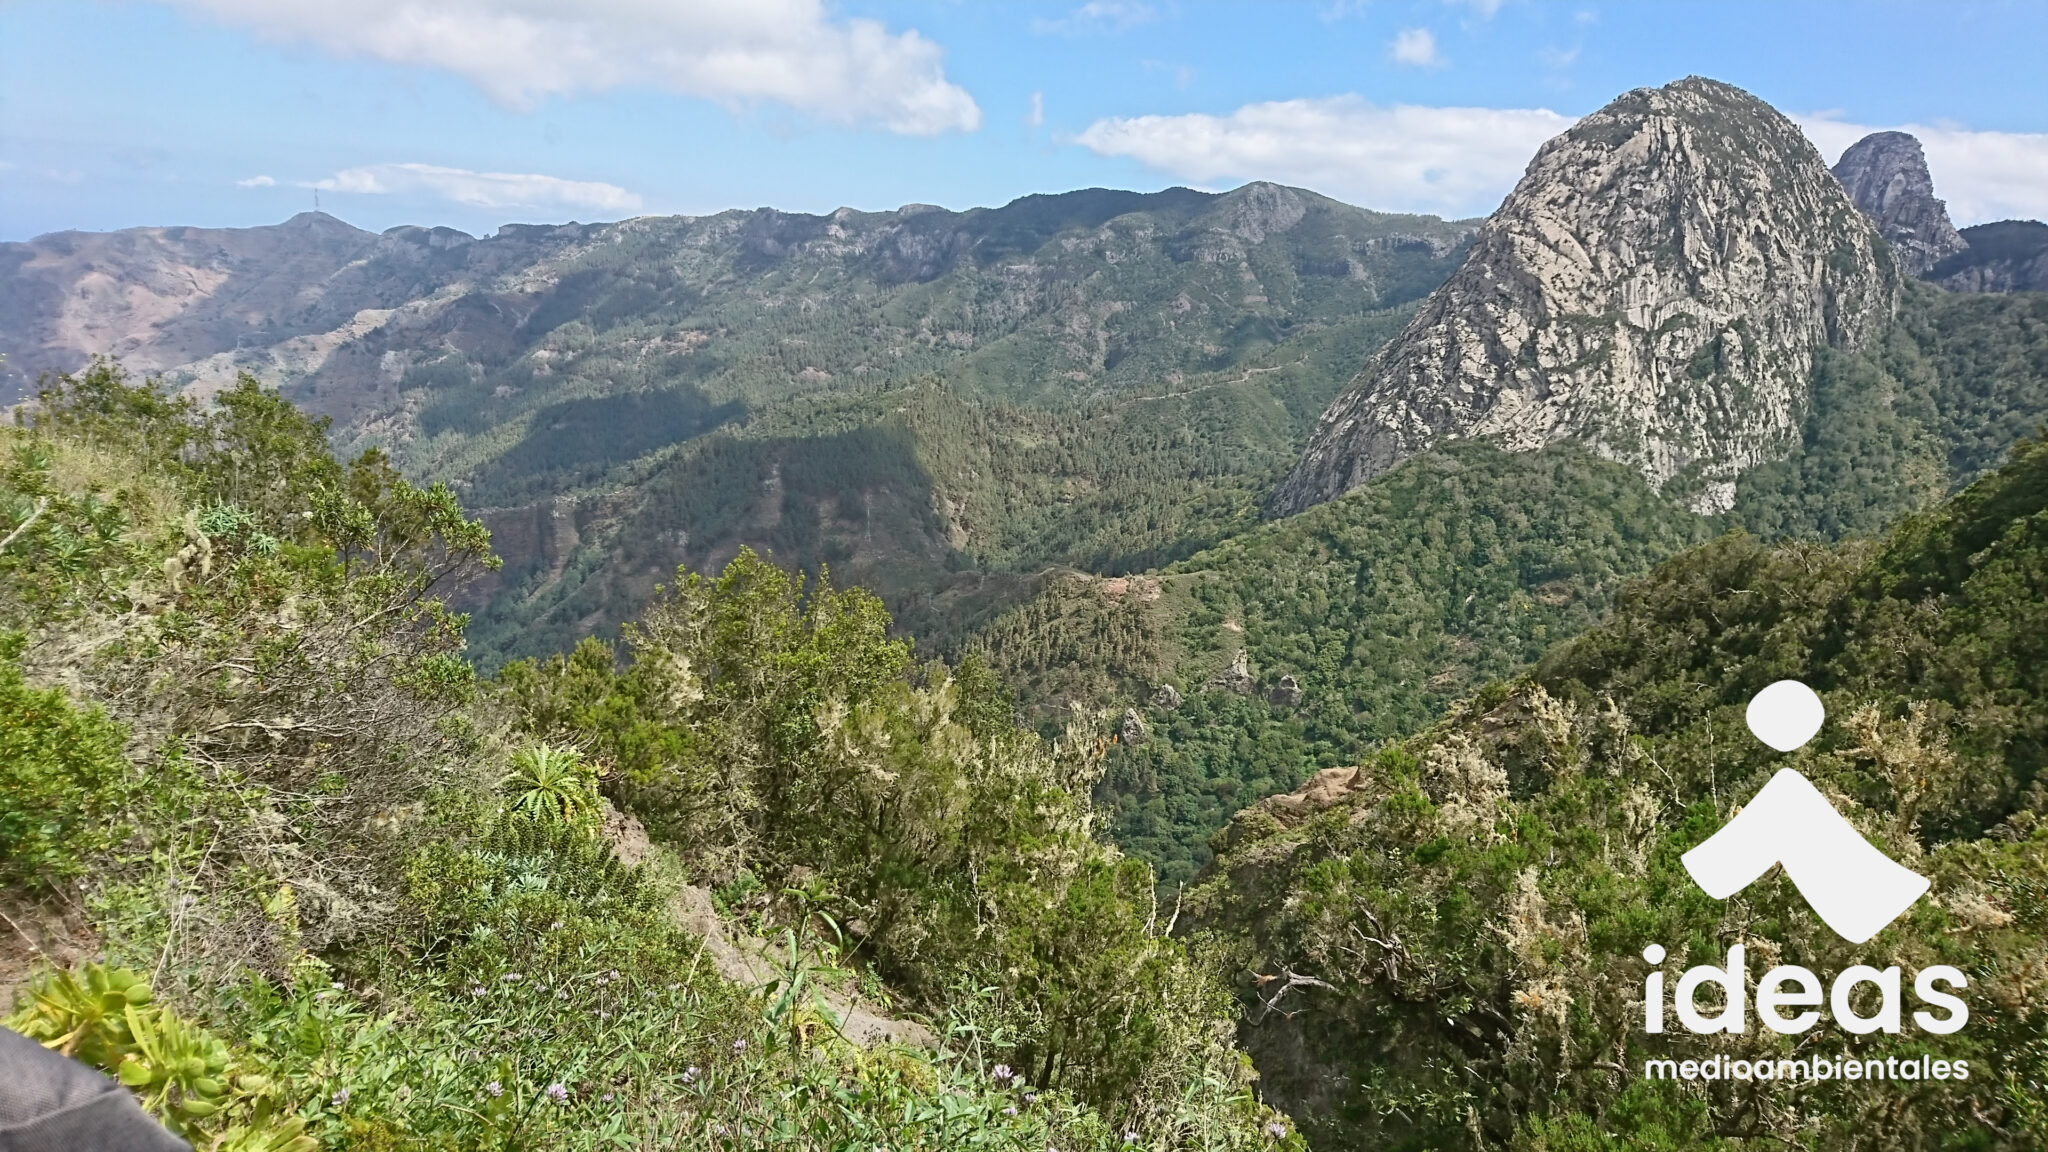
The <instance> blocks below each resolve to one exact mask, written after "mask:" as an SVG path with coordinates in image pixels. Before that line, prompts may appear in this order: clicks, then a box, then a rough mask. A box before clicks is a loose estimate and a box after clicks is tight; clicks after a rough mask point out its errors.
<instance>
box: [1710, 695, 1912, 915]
mask: <svg viewBox="0 0 2048 1152" xmlns="http://www.w3.org/2000/svg"><path fill="white" fill-rule="evenodd" d="M1825 718H1826V712H1825V710H1824V709H1823V708H1822V707H1821V702H1820V697H1818V696H1816V695H1814V692H1813V689H1811V688H1808V687H1807V686H1806V685H1804V684H1801V683H1800V682H1799V681H1797V680H1780V681H1778V682H1777V683H1776V684H1773V685H1771V686H1770V687H1768V688H1766V689H1764V690H1763V691H1761V692H1759V693H1757V694H1756V698H1755V699H1753V700H1751V701H1750V702H1749V713H1748V720H1749V730H1750V731H1751V732H1754V733H1756V736H1757V739H1759V740H1762V741H1763V742H1764V743H1766V744H1768V745H1770V746H1771V747H1773V748H1775V749H1777V750H1778V751H1780V752H1791V751H1793V750H1795V749H1797V748H1799V747H1800V746H1802V745H1804V744H1805V743H1806V742H1807V741H1808V740H1811V739H1813V736H1814V734H1815V733H1816V732H1819V731H1820V726H1821V723H1822V721H1823V720H1824V719H1825ZM1682 860H1683V863H1684V864H1685V870H1686V871H1687V872H1690V873H1692V878H1693V880H1694V882H1696V883H1697V884H1699V886H1700V887H1701V888H1702V889H1704V890H1705V891H1706V893H1707V895H1709V896H1712V897H1713V898H1714V899H1716V900H1726V899H1727V898H1728V897H1730V896H1733V895H1735V894H1736V893H1737V892H1740V891H1742V890H1743V889H1744V888H1747V887H1749V886H1750V884H1752V883H1754V882H1755V881H1756V880H1757V879H1758V878H1759V877H1761V876H1762V875H1763V874H1764V873H1766V872H1768V871H1770V870H1771V866H1772V865H1774V864H1782V865H1784V866H1785V875H1786V876H1788V877H1790V878H1791V880H1792V884H1793V886H1794V887H1796V888H1798V889H1799V894H1800V895H1801V896H1803V897H1805V898H1806V903H1807V904H1808V905H1809V906H1810V907H1812V909H1813V910H1814V913H1815V914H1816V915H1818V916H1819V917H1820V918H1821V921H1822V922H1823V923H1825V924H1826V925H1827V926H1828V927H1830V928H1832V929H1834V930H1835V933H1836V934H1837V935H1839V936H1840V937H1842V939H1844V940H1847V941H1849V942H1850V943H1852V944H1861V943H1862V942H1864V941H1865V940H1868V939H1870V938H1871V937H1872V936H1875V935H1877V934H1878V933H1879V932H1880V931H1882V930H1883V929H1884V926H1885V925H1887V924H1890V923H1891V922H1892V921H1893V920H1896V919H1898V917H1899V915H1900V913H1902V912H1904V911H1905V910H1906V909H1908V908H1910V907H1912V906H1913V902H1914V901H1915V900H1918V899H1920V897H1921V896H1922V895H1923V894H1925V893H1926V891H1927V888H1928V880H1927V878H1926V877H1925V876H1921V875H1920V874H1918V873H1916V872H1914V871H1912V870H1911V869H1908V868H1906V867H1904V866H1902V865H1900V864H1899V863H1898V862H1896V861H1894V860H1893V859H1891V858H1890V857H1889V856H1886V855H1885V854H1884V853H1882V852H1880V851H1878V850H1877V849H1876V848H1874V847H1872V846H1871V844H1870V842H1869V841H1868V840H1865V839H1864V838H1863V837H1862V835H1861V834H1860V833H1858V832H1857V831H1856V828H1855V826H1854V825H1851V824H1850V823H1849V822H1848V821H1847V820H1844V819H1843V818H1842V814H1841V813H1839V812H1837V811H1835V808H1834V805H1832V804H1829V803H1828V801H1827V798H1826V797H1825V796H1822V795H1821V794H1820V790H1819V789H1817V788H1815V787H1814V786H1813V784H1812V783H1811V782H1810V781H1808V780H1807V779H1806V777H1804V776H1802V775H1800V774H1799V773H1798V772H1796V771H1794V770H1792V769H1790V768H1785V769H1781V770H1780V771H1779V772H1778V774H1777V775H1776V776H1773V777H1771V780H1770V783H1768V784H1765V785H1764V786H1763V788H1762V790H1761V791H1759V792H1758V793H1757V794H1756V796H1755V797H1754V798H1753V799H1751V800H1750V802H1749V804H1748V805H1747V806H1745V807H1744V808H1743V809H1742V811H1741V812H1739V813H1737V814H1736V816H1735V818H1734V819H1732V820H1730V821H1728V823H1727V824H1725V825H1723V826H1722V828H1721V830H1720V831H1719V832H1716V833H1714V834H1713V835H1712V836H1710V837H1708V838H1707V840H1706V842H1705V843H1702V844H1700V845H1699V846H1698V847H1696V848H1694V849H1693V850H1692V851H1690V852H1687V853H1686V854H1685V856H1684V857H1683V858H1682Z"/></svg>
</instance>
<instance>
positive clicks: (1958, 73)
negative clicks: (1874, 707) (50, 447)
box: [0, 0, 2048, 240]
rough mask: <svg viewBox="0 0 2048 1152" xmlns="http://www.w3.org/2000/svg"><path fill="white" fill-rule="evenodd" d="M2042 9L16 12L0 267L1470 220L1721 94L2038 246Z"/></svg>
mask: <svg viewBox="0 0 2048 1152" xmlns="http://www.w3.org/2000/svg"><path fill="white" fill-rule="evenodd" d="M2044 48H2048V4H2041V3H2036V2H2031V0H2029V2H2024V3H2011V4H1992V3H1983V4H1971V3H1967V2H1958V0H1950V2H1948V3H1941V4H1917V5H1916V4H1907V3H1877V2H1866V3H1848V2H1842V3H1805V4H1801V3H1786V2H1782V0H1780V2H1771V3H1740V2H1735V0H1726V2H1714V3H1694V4H1687V3H1678V2H1675V0H1662V2H1658V3H1635V2H1631V3H1619V2H1614V0H1607V2H1600V0H1588V2H1584V3H1546V2H1543V0H1448V2H1447V0H1306V2H1302V3H1284V2H1280V0H1272V2H1265V3H1250V2H1246V3H1220V2H1209V3H1205V2H1197V0H1085V2H1082V0H1065V2H1062V3H1046V4H1023V3H1017V4H1004V3H987V2H975V0H924V2H909V0H906V2H901V3H882V2H875V3H860V2H852V0H847V2H836V3H835V2H823V0H156V2H147V0H119V2H99V0H10V2H5V3H0V239H10V240H11V239H23V238H26V237H28V236H32V235H36V234H38V233H42V232H47V231H53V230H57V229H63V228H89V229H106V228H120V227H126V226H131V225H139V224H198V225H248V224H262V223H270V222H274V221H277V220H280V219H283V218H284V217H286V216H289V215H291V214H292V213H294V212H297V211H301V210H303V209H307V208H311V207H312V206H313V204H314V202H315V198H316V197H317V198H318V202H319V204H320V206H321V207H323V208H324V209H326V210H327V211H329V212H332V213H334V214H335V215H338V216H340V217H342V218H343V219H346V220H348V221H350V222H351V223H354V224H357V225H359V226H362V227H366V228H377V229H382V228H388V227H391V226H393V225H397V224H401V223H430V224H450V225H453V226H455V227H458V228H462V229H464V230H467V231H470V232H473V233H485V232H489V231H491V230H492V229H494V228H496V227H497V226H498V225H499V224H502V223H506V222H509V221H559V220H568V219H577V220H586V221H588V220H603V219H617V218H619V217H623V216H631V215H638V214H643V213H674V212H681V213H706V212H715V211H718V210H721V209H724V208H731V207H754V206H759V205H773V206H775V207H779V208H785V209H791V210H799V211H812V212H824V211H830V210H831V209H833V208H835V207H838V206H841V205H851V206H854V207H857V208H865V209H885V208H894V207H896V206H898V205H901V204H905V203H935V204H941V205H945V206H947V207H952V208H965V207H970V206H973V205H982V204H1001V203H1004V202H1006V201H1008V200H1011V199H1013V198H1015V197H1017V196H1021V195H1025V194H1027V193H1033V192H1053V191H1063V190H1066V189H1071V188H1078V187H1088V186H1109V187H1120V188H1140V189H1154V188H1160V187H1166V186H1170V185H1174V184H1188V185H1192V186H1195V187H1201V188H1210V189H1222V188H1228V187H1232V186H1235V185H1236V184H1239V183H1242V182H1244V181H1246V180H1252V179H1267V180H1276V181H1280V182H1284V183H1289V184H1296V185H1301V186H1304V187H1308V188H1313V189H1315V190H1317V191H1319V192H1323V193H1325V194H1328V195H1331V196H1335V197H1337V198H1339V199H1343V200H1348V201H1350V202H1352V203H1356V204H1361V205H1364V206H1367V207H1371V208H1379V209H1383V210H1389V211H1410V212H1431V213H1437V214H1441V215H1447V216H1471V215H1481V214H1484V213H1486V212H1488V211H1490V210H1492V208H1493V207H1494V205H1495V204H1496V203H1498V201H1499V199H1500V197H1501V196H1502V195H1503V194H1505V193H1506V191H1507V190H1508V189H1509V188H1510V187H1511V186H1512V185H1513V183H1514V181H1515V178H1516V177H1517V176H1518V175H1519V174H1520V172H1521V170H1522V167H1523V165H1524V164H1525V163H1526V162H1527V160H1528V158H1529V155H1530V154H1531V153H1532V152H1533V151H1534V149H1535V148H1536V146H1537V145H1538V144H1540V143H1541V142H1542V141H1543V140H1544V139H1546V138H1547V137H1549V136H1551V135H1554V134H1556V133H1557V132H1558V131H1560V130H1562V129H1563V128H1564V127H1565V126H1567V125H1569V124H1570V123H1571V121H1572V119H1573V118H1575V117H1577V116H1581V115H1584V114H1585V113H1587V112H1589V111H1592V110H1593V109H1595V108H1597V107H1599V106H1600V105H1601V104H1603V103H1605V102H1606V101H1607V100H1608V99H1609V98H1611V97H1612V96H1614V95H1615V94H1616V93H1619V92H1621V91H1624V90H1626V89H1629V88H1633V87H1639V86H1642V85H1651V84H1662V83H1665V82H1667V81H1670V80H1673V79H1676V78H1678V77H1681V76H1684V75H1687V74H1692V73H1697V74H1701V75H1707V76H1713V77H1716V78H1718V79H1722V80H1726V81H1729V82H1731V83H1735V84H1739V85H1741V86H1743V87H1745V88H1748V89H1749V90H1750V91H1752V92H1755V93H1756V94H1757V95H1759V96H1761V97H1763V98H1764V99H1766V100H1768V101H1770V102H1771V103H1772V104H1774V105H1776V106H1777V107H1779V108H1780V109H1782V110H1784V111H1785V112H1787V113H1788V114H1791V115H1792V116H1794V118H1795V119H1797V120H1798V121H1799V122H1800V123H1801V125H1802V126H1804V127H1805V128H1806V130H1807V132H1808V134H1809V135H1810V136H1812V137H1813V139H1814V141H1815V143H1816V144H1818V145H1819V146H1820V147H1821V149H1822V151H1823V153H1825V154H1826V155H1827V157H1828V158H1829V159H1830V160H1832V159H1833V158H1834V157H1835V156H1836V155H1837V154H1839V152H1840V151H1841V149H1842V148H1844V147H1846V146H1847V145H1848V144H1849V143H1850V142H1852V141H1853V140H1855V139H1856V138H1857V137H1858V136H1860V135H1861V134H1863V133H1864V132H1866V131H1870V130H1872V129H1874V128H1879V127H1905V128H1907V129H1908V130H1909V131H1912V132H1915V133H1916V134H1918V135H1920V136H1921V138H1922V140H1923V141H1924V142H1925V143H1926V146H1927V151H1928V155H1929V159H1930V161H1931V163H1932V166H1933V169H1934V178H1935V184H1936V191H1937V192H1938V193H1939V194H1940V195H1942V196H1943V197H1945V198H1946V199H1947V200H1948V202H1949V206H1950V209H1951V211H1952V213H1953V214H1954V215H1955V216H1956V218H1957V222H1958V223H1960V224H1965V225H1967V224H1971V223H1979V222H1982V221H1985V220H1994V219H2002V218H2006V217H2012V216H2026V217H2036V218H2041V217H2048V69H2043V68H2042V67H2041V65H2040V56H2041V54H2042V52H2043V50H2044Z"/></svg>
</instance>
